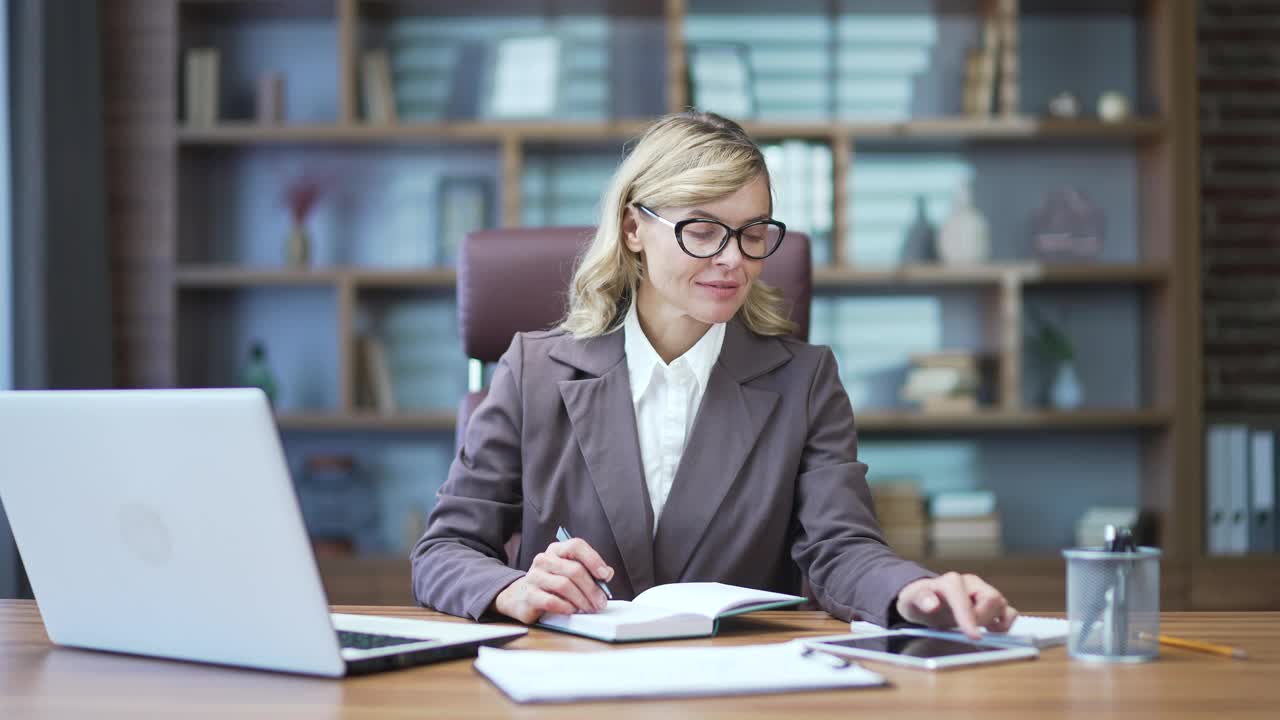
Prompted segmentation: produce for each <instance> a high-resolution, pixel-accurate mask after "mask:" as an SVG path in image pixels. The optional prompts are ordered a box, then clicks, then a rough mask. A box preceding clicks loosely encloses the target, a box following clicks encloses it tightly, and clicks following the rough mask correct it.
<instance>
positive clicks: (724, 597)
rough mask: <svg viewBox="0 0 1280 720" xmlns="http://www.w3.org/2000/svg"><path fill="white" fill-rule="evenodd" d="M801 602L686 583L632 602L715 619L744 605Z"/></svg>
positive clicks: (789, 597)
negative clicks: (789, 601)
mask: <svg viewBox="0 0 1280 720" xmlns="http://www.w3.org/2000/svg"><path fill="white" fill-rule="evenodd" d="M802 599H803V598H800V597H797V596H795V595H786V594H784V593H776V592H770V591H768V590H755V589H753V588H744V587H738V586H737V585H725V584H724V583H716V582H689V583H671V584H669V585H658V586H656V587H651V588H649V589H648V590H645V591H644V592H642V593H640V594H639V595H637V596H636V599H635V600H634V601H633V602H635V603H636V604H643V605H649V606H651V607H662V608H670V609H672V610H677V611H679V612H690V613H697V614H698V615H704V616H706V617H709V618H715V617H719V616H720V615H722V614H724V613H725V612H727V611H729V610H733V609H735V608H738V607H742V606H744V605H763V604H767V603H773V602H785V601H788V600H802Z"/></svg>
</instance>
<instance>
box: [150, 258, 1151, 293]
mask: <svg viewBox="0 0 1280 720" xmlns="http://www.w3.org/2000/svg"><path fill="white" fill-rule="evenodd" d="M174 278H175V281H176V282H177V284H178V285H179V287H187V288H220V287H222V288H236V287H272V286H299V285H327V284H334V283H337V282H340V281H343V280H347V281H350V282H352V283H354V284H355V285H356V286H358V287H366V288H388V289H412V288H452V287H455V286H456V285H457V273H456V271H455V270H454V269H453V268H451V267H439V268H430V267H428V268H407V269H397V268H357V267H323V268H307V269H289V268H246V267H238V266H234V265H185V266H181V267H179V268H178V269H177V271H176V272H175V274H174ZM1167 278H1168V267H1167V266H1165V265H1159V264H1148V265H1143V264H1139V265H1107V264H1098V265H1039V264H1035V263H1007V264H1000V263H997V264H991V265H976V266H972V267H947V266H943V265H907V266H903V267H898V268H892V269H884V270H859V269H855V268H839V267H819V268H816V269H815V270H814V275H813V281H814V285H815V287H818V288H831V289H838V288H849V287H858V286H868V287H887V286H895V285H916V286H920V285H1000V284H1001V283H1003V282H1006V281H1009V280H1014V281H1017V282H1020V283H1022V284H1026V285H1088V284H1128V283H1132V284H1161V283H1164V282H1165V281H1166V280H1167Z"/></svg>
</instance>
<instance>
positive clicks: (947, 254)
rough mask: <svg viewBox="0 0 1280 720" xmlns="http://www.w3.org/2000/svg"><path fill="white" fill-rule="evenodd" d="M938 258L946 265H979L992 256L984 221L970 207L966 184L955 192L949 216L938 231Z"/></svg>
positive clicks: (989, 236)
mask: <svg viewBox="0 0 1280 720" xmlns="http://www.w3.org/2000/svg"><path fill="white" fill-rule="evenodd" d="M938 257H939V258H941V259H942V261H943V262H944V263H947V264H949V265H978V264H981V263H984V262H986V261H987V260H988V259H990V257H991V233H990V231H989V230H988V228H987V220H986V218H984V217H982V213H980V212H978V209H977V208H975V207H974V206H973V195H972V193H971V192H970V190H969V186H968V185H967V184H966V185H961V186H960V187H959V188H958V189H957V190H956V195H955V199H954V200H952V203H951V214H950V215H948V216H947V219H946V220H945V221H944V222H943V223H942V229H941V230H939V232H938Z"/></svg>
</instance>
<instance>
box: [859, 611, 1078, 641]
mask: <svg viewBox="0 0 1280 720" xmlns="http://www.w3.org/2000/svg"><path fill="white" fill-rule="evenodd" d="M1069 628H1070V626H1069V625H1068V624H1067V621H1066V620H1063V619H1061V618H1051V617H1038V616H1035V615H1019V616H1018V619H1017V620H1014V621H1013V627H1011V628H1009V631H1008V632H1002V633H1000V632H991V631H989V630H987V629H985V628H984V629H983V630H982V637H983V639H984V640H990V641H992V642H999V643H1005V644H1007V645H1023V646H1026V647H1034V648H1040V649H1044V648H1047V647H1053V646H1054V645H1065V644H1066V642H1067V631H1068V629H1069ZM849 629H850V630H851V631H853V632H854V633H863V632H880V631H882V630H883V629H884V628H882V627H880V626H879V625H873V624H871V623H868V622H864V621H861V620H854V621H853V622H852V623H850V624H849ZM934 632H936V633H939V634H947V635H952V636H954V637H955V639H957V640H963V639H966V638H967V636H966V635H965V634H964V633H963V632H961V631H960V629H959V628H955V629H953V630H941V631H938V630H935V631H934Z"/></svg>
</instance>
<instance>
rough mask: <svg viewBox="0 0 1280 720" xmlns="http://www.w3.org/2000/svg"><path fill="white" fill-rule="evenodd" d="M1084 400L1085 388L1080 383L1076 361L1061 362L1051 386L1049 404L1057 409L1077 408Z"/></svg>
mask: <svg viewBox="0 0 1280 720" xmlns="http://www.w3.org/2000/svg"><path fill="white" fill-rule="evenodd" d="M1083 401H1084V388H1083V387H1081V385H1080V375H1079V373H1077V372H1076V366H1075V363H1073V362H1071V361H1069V360H1068V361H1064V362H1062V363H1059V365H1058V369H1057V371H1055V372H1054V374H1053V383H1052V384H1051V385H1050V386H1049V404H1050V405H1052V406H1053V408H1054V409H1055V410H1075V409H1076V408H1078V407H1080V403H1081V402H1083Z"/></svg>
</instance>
